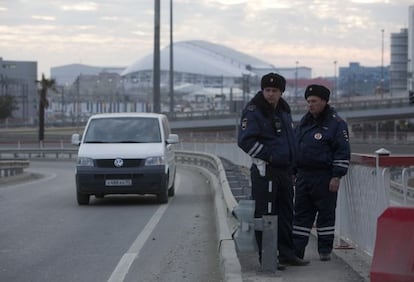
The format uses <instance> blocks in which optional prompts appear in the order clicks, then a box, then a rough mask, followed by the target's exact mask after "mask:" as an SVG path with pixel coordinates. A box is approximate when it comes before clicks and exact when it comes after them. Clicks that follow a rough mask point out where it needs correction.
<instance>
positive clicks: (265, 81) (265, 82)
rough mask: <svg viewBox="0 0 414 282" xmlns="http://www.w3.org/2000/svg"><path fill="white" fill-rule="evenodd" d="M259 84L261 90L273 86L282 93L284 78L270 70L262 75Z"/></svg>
mask: <svg viewBox="0 0 414 282" xmlns="http://www.w3.org/2000/svg"><path fill="white" fill-rule="evenodd" d="M260 85H261V87H262V90H263V89H265V88H266V87H274V88H278V89H279V90H280V91H281V92H282V93H283V92H285V88H286V79H285V78H284V77H283V76H281V75H279V74H277V73H274V72H271V73H268V74H266V75H264V76H263V77H262V81H261V83H260Z"/></svg>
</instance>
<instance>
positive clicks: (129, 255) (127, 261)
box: [108, 174, 180, 282]
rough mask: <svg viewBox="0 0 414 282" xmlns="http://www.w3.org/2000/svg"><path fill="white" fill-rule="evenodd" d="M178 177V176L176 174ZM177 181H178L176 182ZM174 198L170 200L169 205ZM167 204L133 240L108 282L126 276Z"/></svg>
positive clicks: (161, 207)
mask: <svg viewBox="0 0 414 282" xmlns="http://www.w3.org/2000/svg"><path fill="white" fill-rule="evenodd" d="M177 176H178V174H177ZM177 180H178V181H177ZM179 183H180V179H179V177H177V179H176V183H175V184H176V186H177V187H179V185H177V184H179ZM177 187H176V188H177ZM173 199H174V198H171V199H170V203H171V201H172V200H173ZM168 206H169V204H165V205H162V206H160V207H159V208H158V209H157V211H156V212H155V213H154V215H153V216H152V217H151V219H150V220H149V221H148V223H147V225H145V227H144V229H143V230H142V232H141V233H140V234H139V235H138V237H137V238H136V239H135V241H134V243H132V245H131V247H129V250H128V251H127V252H126V253H125V254H124V255H123V256H122V258H121V260H120V261H119V262H118V265H117V266H116V268H115V270H114V271H113V272H112V274H111V277H109V279H108V282H122V281H124V279H125V276H126V275H127V273H128V271H129V268H130V267H131V265H132V263H133V262H134V260H135V259H136V258H137V257H138V255H139V252H140V251H141V249H142V247H143V246H144V244H145V242H146V241H147V240H148V237H149V236H150V235H151V233H152V232H153V231H154V229H155V227H156V226H157V224H158V222H159V221H160V219H161V217H162V215H163V214H164V212H165V211H166V210H167V208H168Z"/></svg>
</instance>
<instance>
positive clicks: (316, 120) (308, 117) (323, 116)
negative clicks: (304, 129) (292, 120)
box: [301, 104, 336, 125]
mask: <svg viewBox="0 0 414 282" xmlns="http://www.w3.org/2000/svg"><path fill="white" fill-rule="evenodd" d="M332 115H336V110H335V109H334V108H333V107H331V106H330V105H329V104H326V106H325V109H324V110H323V111H322V112H321V113H320V114H319V115H318V116H317V117H316V118H314V117H313V116H312V114H311V113H309V112H307V113H306V115H305V116H304V117H303V118H302V121H301V123H302V124H307V123H316V124H319V125H320V124H322V122H323V121H324V120H326V118H327V117H329V116H332Z"/></svg>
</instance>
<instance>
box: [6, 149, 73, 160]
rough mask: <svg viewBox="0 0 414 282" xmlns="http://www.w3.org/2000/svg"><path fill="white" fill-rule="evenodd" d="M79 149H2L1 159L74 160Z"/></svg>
mask: <svg viewBox="0 0 414 282" xmlns="http://www.w3.org/2000/svg"><path fill="white" fill-rule="evenodd" d="M77 155H78V148H13V149H0V159H5V158H13V159H45V158H55V159H74V158H76V156H77Z"/></svg>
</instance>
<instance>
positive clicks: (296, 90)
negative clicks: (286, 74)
mask: <svg viewBox="0 0 414 282" xmlns="http://www.w3.org/2000/svg"><path fill="white" fill-rule="evenodd" d="M298 64H299V61H296V68H295V101H296V100H297V98H298Z"/></svg>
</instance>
